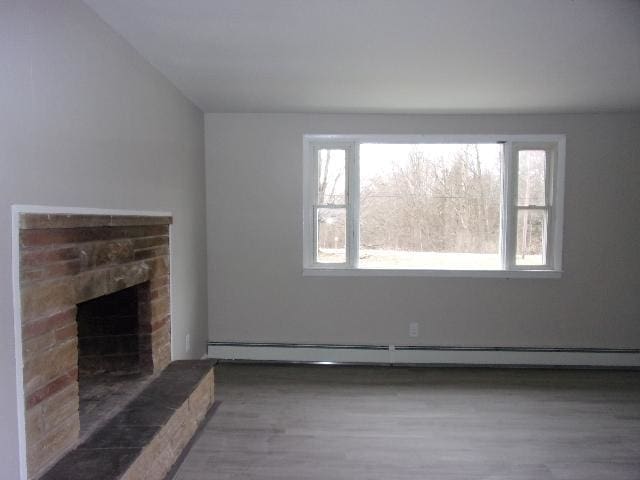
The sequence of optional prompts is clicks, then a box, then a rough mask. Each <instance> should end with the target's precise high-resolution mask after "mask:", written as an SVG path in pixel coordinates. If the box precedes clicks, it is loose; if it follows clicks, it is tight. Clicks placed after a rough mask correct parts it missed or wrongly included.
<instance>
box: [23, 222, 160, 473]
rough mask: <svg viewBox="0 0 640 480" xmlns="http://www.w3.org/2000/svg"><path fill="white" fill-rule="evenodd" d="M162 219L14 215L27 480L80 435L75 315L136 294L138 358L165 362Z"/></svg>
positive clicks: (151, 367) (155, 367)
mask: <svg viewBox="0 0 640 480" xmlns="http://www.w3.org/2000/svg"><path fill="white" fill-rule="evenodd" d="M170 224H171V218H170V217H150V216H111V215H59V214H22V215H21V217H20V292H21V305H22V351H23V360H24V367H23V382H24V392H25V398H24V405H25V422H26V439H27V466H28V476H29V478H35V477H37V476H38V475H40V474H41V473H42V472H43V471H44V470H45V469H46V468H47V467H49V466H50V465H52V464H53V463H54V462H55V461H56V460H58V459H59V458H60V457H61V456H62V455H63V454H64V453H65V452H67V451H68V450H69V449H70V448H72V447H73V446H74V445H75V444H76V442H77V440H78V435H79V428H80V419H79V414H78V336H77V322H76V305H77V304H79V303H82V302H85V301H87V300H91V299H94V298H97V297H100V296H103V295H107V294H110V293H113V292H116V291H119V290H122V289H125V288H129V287H132V286H135V285H137V286H138V288H137V295H138V302H139V303H138V324H139V328H140V330H139V335H140V337H139V345H140V347H139V351H140V359H141V361H142V362H143V367H144V368H145V369H146V370H147V371H149V372H151V373H153V372H159V371H160V370H162V369H163V368H164V367H165V366H166V365H167V364H168V363H169V362H170V360H171V348H170V328H171V321H170V295H169V225H170Z"/></svg>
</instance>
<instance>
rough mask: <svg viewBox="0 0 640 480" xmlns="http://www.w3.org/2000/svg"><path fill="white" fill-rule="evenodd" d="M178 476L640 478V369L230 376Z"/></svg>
mask: <svg viewBox="0 0 640 480" xmlns="http://www.w3.org/2000/svg"><path fill="white" fill-rule="evenodd" d="M216 399H217V400H221V401H222V404H221V405H220V407H219V408H218V410H217V412H216V414H215V415H214V416H213V417H211V419H210V421H209V422H208V424H207V425H206V426H205V428H204V430H203V431H202V432H201V434H200V436H199V437H198V439H197V440H196V442H195V443H194V445H193V447H192V449H191V451H190V452H189V453H188V455H187V456H186V458H185V460H184V462H183V463H182V465H181V466H180V468H179V469H178V470H177V472H176V474H175V477H174V479H175V480H240V479H242V480H258V479H260V480H334V479H336V480H337V479H349V480H360V479H385V480H386V479H398V480H409V479H411V480H414V479H421V480H422V479H425V480H431V479H433V480H439V479H443V480H473V479H486V480H489V479H490V480H498V479H500V480H524V479H527V480H547V479H553V480H569V479H571V480H632V479H633V480H638V479H640V372H638V371H602V370H534V369H480V368H478V369H469V368H399V367H347V366H316V365H264V364H263V365H241V364H222V365H218V366H217V367H216Z"/></svg>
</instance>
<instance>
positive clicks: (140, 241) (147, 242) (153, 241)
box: [133, 236, 169, 250]
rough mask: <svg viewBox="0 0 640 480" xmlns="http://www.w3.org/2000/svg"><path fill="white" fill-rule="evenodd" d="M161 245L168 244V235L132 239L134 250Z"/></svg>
mask: <svg viewBox="0 0 640 480" xmlns="http://www.w3.org/2000/svg"><path fill="white" fill-rule="evenodd" d="M163 245H169V237H168V236H158V237H144V238H134V239H133V248H134V249H135V250H142V249H145V248H151V247H159V246H163Z"/></svg>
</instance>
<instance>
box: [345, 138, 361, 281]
mask: <svg viewBox="0 0 640 480" xmlns="http://www.w3.org/2000/svg"><path fill="white" fill-rule="evenodd" d="M359 205H360V172H359V164H358V144H357V143H353V144H352V145H351V146H350V148H349V149H348V155H347V225H348V227H347V228H348V232H347V265H348V266H349V267H350V268H357V267H358V244H359V224H360V220H359Z"/></svg>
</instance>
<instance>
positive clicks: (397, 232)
mask: <svg viewBox="0 0 640 480" xmlns="http://www.w3.org/2000/svg"><path fill="white" fill-rule="evenodd" d="M304 152H305V153H304V157H305V158H304V189H303V190H304V219H303V220H304V221H303V225H304V248H303V251H304V271H305V273H307V274H318V275H324V274H329V275H458V276H460V275H462V276H467V275H468V276H513V277H518V276H524V277H535V276H540V277H557V276H559V274H560V271H561V260H562V258H561V253H562V210H563V208H562V204H563V179H564V155H565V138H564V136H562V135H497V136H496V135H491V136H489V135H480V136H478V135H474V136H465V135H454V136H442V137H436V136H393V135H382V136H355V135H306V136H305V137H304Z"/></svg>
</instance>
